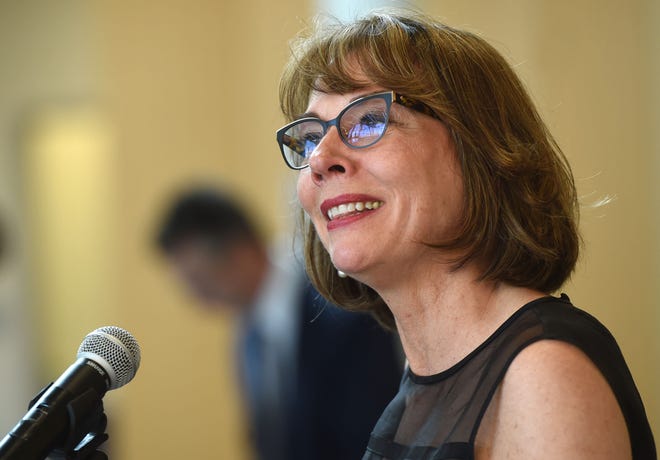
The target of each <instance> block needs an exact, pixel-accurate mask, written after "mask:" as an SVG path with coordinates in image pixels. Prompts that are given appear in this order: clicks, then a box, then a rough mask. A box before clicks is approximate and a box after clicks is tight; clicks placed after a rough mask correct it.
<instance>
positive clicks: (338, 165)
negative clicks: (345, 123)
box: [309, 126, 353, 184]
mask: <svg viewBox="0 0 660 460" xmlns="http://www.w3.org/2000/svg"><path fill="white" fill-rule="evenodd" d="M349 150H350V148H349V147H348V146H347V145H346V144H344V142H343V141H342V140H341V137H339V131H337V128H336V127H335V126H331V127H330V128H329V129H328V131H327V132H326V133H325V136H323V138H322V139H321V142H319V144H318V145H317V146H316V148H315V149H314V151H313V152H312V155H311V156H310V157H309V168H310V170H311V173H312V179H313V180H314V182H315V183H316V184H320V183H321V182H323V181H324V180H327V179H328V178H329V177H331V176H335V175H343V174H346V173H348V172H349V171H350V170H351V169H352V167H353V165H352V162H351V155H350V153H351V152H349Z"/></svg>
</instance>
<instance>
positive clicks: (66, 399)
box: [0, 326, 140, 460]
mask: <svg viewBox="0 0 660 460" xmlns="http://www.w3.org/2000/svg"><path fill="white" fill-rule="evenodd" d="M77 358H78V359H77V360H76V361H75V362H74V363H73V364H72V365H71V366H69V368H68V369H67V370H66V371H64V373H63V374H62V375H61V376H60V377H59V378H58V379H57V380H56V381H55V382H53V383H51V384H50V385H49V386H47V387H46V388H45V389H44V390H43V391H42V392H41V394H39V395H38V396H37V397H36V398H35V400H34V401H32V403H31V404H30V409H29V410H28V412H27V413H26V414H25V416H24V417H23V418H22V419H21V420H20V421H19V422H18V424H17V425H16V426H15V427H14V428H13V429H12V430H11V431H10V432H9V433H8V434H7V436H5V438H4V439H3V440H2V441H0V460H44V459H45V458H46V457H47V456H48V455H49V453H50V452H51V451H53V450H55V449H69V448H70V449H72V448H73V447H75V444H77V443H78V442H79V441H80V440H81V439H82V438H83V437H84V436H85V435H87V434H88V433H90V432H91V431H92V430H94V429H95V426H96V425H98V423H99V420H98V419H99V415H101V416H102V417H103V426H102V430H101V432H103V430H105V414H103V403H102V398H103V395H105V393H106V392H107V391H108V390H114V389H115V388H119V387H121V386H123V385H126V384H127V383H128V382H130V381H131V380H132V379H133V377H134V376H135V373H136V372H137V370H138V367H140V346H139V345H138V343H137V341H136V340H135V338H133V336H132V335H131V334H130V333H128V332H127V331H125V330H124V329H122V328H119V327H116V326H106V327H102V328H99V329H96V330H94V331H92V332H90V333H89V334H88V335H87V337H85V338H84V339H83V341H82V343H81V344H80V348H78V355H77ZM106 438H107V435H106ZM72 443H74V445H73V446H71V444H72Z"/></svg>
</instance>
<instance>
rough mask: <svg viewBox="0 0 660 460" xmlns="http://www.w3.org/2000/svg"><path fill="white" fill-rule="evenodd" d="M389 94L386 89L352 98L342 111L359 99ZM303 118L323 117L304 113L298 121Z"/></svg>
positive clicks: (297, 118)
mask: <svg viewBox="0 0 660 460" xmlns="http://www.w3.org/2000/svg"><path fill="white" fill-rule="evenodd" d="M387 92H388V90H386V89H382V90H379V91H374V92H373V93H368V94H360V95H358V96H355V97H353V98H351V99H350V100H349V101H348V103H347V104H346V105H345V106H344V107H342V109H341V110H344V109H345V108H346V106H347V105H350V104H352V103H353V102H355V101H357V100H358V99H362V98H363V97H368V96H373V95H374V94H380V93H387ZM341 110H340V112H341ZM302 118H318V119H319V120H321V117H319V115H318V114H317V113H316V112H314V111H311V112H305V113H303V114H302V115H300V116H298V117H296V120H300V119H302Z"/></svg>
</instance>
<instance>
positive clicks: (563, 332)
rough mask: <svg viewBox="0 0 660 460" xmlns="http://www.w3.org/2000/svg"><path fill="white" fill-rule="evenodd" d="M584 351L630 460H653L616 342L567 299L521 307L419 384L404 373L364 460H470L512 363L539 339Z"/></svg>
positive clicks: (643, 417)
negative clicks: (620, 420)
mask: <svg viewBox="0 0 660 460" xmlns="http://www.w3.org/2000/svg"><path fill="white" fill-rule="evenodd" d="M548 339H549V340H561V341H565V342H568V343H570V344H572V345H574V346H576V347H577V348H579V349H580V350H582V351H583V352H584V353H585V354H586V355H587V356H588V357H589V358H590V359H591V360H592V361H593V362H594V364H595V365H596V366H597V367H598V368H599V369H600V371H601V372H602V374H603V375H604V376H605V378H606V380H607V381H608V383H609V384H610V386H611V388H612V390H613V392H614V394H615V396H616V398H617V400H618V402H619V405H620V406H621V409H622V412H623V415H624V417H625V420H626V424H627V426H628V432H629V434H630V441H631V445H632V449H633V459H635V460H656V451H655V445H654V441H653V434H652V432H651V429H650V426H649V423H648V420H647V417H646V413H645V410H644V406H643V404H642V401H641V398H640V396H639V393H638V391H637V388H636V387H635V383H634V382H633V378H632V376H631V375H630V371H629V370H628V367H627V365H626V363H625V361H624V358H623V356H622V354H621V351H620V349H619V347H618V345H617V344H616V341H615V340H614V338H613V337H612V335H611V334H610V333H609V331H607V329H606V328H605V327H604V326H603V325H601V324H600V323H599V322H598V321H597V320H596V319H595V318H593V317H592V316H590V315H589V314H588V313H586V312H584V311H582V310H580V309H578V308H576V307H574V306H573V305H572V304H571V303H570V301H569V299H568V297H566V296H565V295H562V297H561V298H560V299H557V298H554V297H546V298H543V299H538V300H535V301H533V302H530V303H529V304H527V305H525V306H524V307H522V308H521V309H520V310H519V311H518V312H516V313H515V314H514V315H513V316H512V317H511V318H509V319H508V320H507V321H506V322H505V323H504V324H503V325H502V326H501V327H500V328H499V329H498V330H497V331H496V332H495V333H494V334H493V335H492V336H491V337H490V338H489V339H488V340H486V341H485V342H484V343H483V344H482V345H481V346H479V347H478V348H477V349H476V350H474V351H473V352H472V353H470V354H469V355H468V356H467V357H465V358H464V359H463V360H462V361H460V362H459V363H457V364H456V365H454V366H453V367H451V368H450V369H448V370H446V371H444V372H441V373H439V374H436V375H432V376H428V377H421V376H417V375H415V374H413V373H412V372H411V371H410V370H408V371H407V373H406V374H405V375H404V377H403V380H402V382H401V387H400V389H399V393H398V394H397V396H396V397H395V398H394V400H393V401H392V402H391V403H390V404H389V406H388V407H387V408H386V409H385V412H384V413H383V415H382V416H381V418H380V419H379V421H378V423H377V424H376V427H375V428H374V431H373V433H372V435H371V438H370V440H369V445H368V448H367V452H366V453H365V454H364V456H363V460H384V459H387V460H404V459H405V460H422V459H423V460H470V459H473V458H474V440H475V437H476V435H477V431H478V429H479V424H480V423H481V419H482V417H483V415H484V413H485V412H486V409H487V407H488V404H489V403H490V400H491V398H492V397H493V394H494V393H495V391H496V389H497V387H498V385H499V383H500V382H501V381H502V378H503V377H504V374H505V373H506V371H507V369H508V367H509V365H510V364H511V362H512V361H513V359H514V358H515V357H516V356H517V355H518V353H520V351H521V350H523V349H524V348H525V347H527V346H528V345H530V344H532V343H534V342H536V341H539V340H548Z"/></svg>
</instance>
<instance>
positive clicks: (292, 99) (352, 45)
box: [280, 15, 428, 121]
mask: <svg viewBox="0 0 660 460" xmlns="http://www.w3.org/2000/svg"><path fill="white" fill-rule="evenodd" d="M421 34H423V32H422V29H421V28H419V27H416V26H415V25H414V24H409V23H404V22H402V21H400V20H396V19H395V18H393V17H392V16H386V15H376V17H375V18H374V17H373V16H372V17H371V18H370V19H369V20H360V21H357V22H355V23H352V24H349V25H348V26H346V25H342V24H335V25H334V26H328V25H327V24H325V25H324V26H323V27H322V28H320V27H319V28H318V29H317V35H315V36H312V37H299V39H298V42H297V43H294V45H293V47H292V59H291V60H290V61H289V63H288V65H287V67H286V68H285V70H284V74H283V76H282V79H281V81H280V102H281V109H282V112H283V113H284V115H285V117H286V118H287V119H288V121H292V120H295V119H296V118H297V117H299V116H300V115H301V114H302V113H304V112H305V109H306V107H307V104H308V102H309V96H310V94H311V93H312V91H318V92H321V93H337V94H344V93H348V92H352V91H355V90H358V89H360V88H364V87H367V86H370V85H374V84H375V85H379V86H383V87H384V88H387V89H392V90H394V91H401V90H402V89H404V90H405V94H406V95H408V96H410V97H414V96H418V95H419V94H421V93H427V91H424V89H423V88H422V82H424V81H426V82H428V79H425V78H424V76H423V75H420V72H423V69H422V66H420V65H419V63H420V61H423V59H421V57H420V55H419V51H418V50H419V49H422V50H424V49H426V50H428V46H426V47H424V46H421V47H420V46H419V45H420V43H421V42H424V41H426V42H428V40H424V39H423V37H420V35H421ZM420 38H422V40H420ZM415 82H419V83H415ZM415 85H416V86H417V88H414V86H415ZM411 86H413V88H411Z"/></svg>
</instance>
